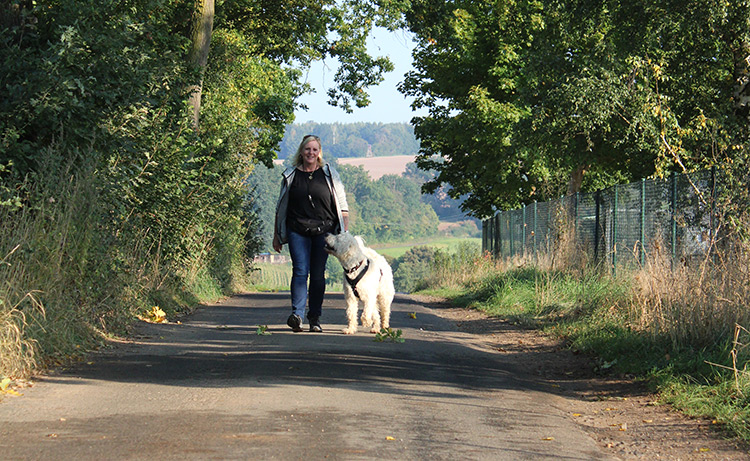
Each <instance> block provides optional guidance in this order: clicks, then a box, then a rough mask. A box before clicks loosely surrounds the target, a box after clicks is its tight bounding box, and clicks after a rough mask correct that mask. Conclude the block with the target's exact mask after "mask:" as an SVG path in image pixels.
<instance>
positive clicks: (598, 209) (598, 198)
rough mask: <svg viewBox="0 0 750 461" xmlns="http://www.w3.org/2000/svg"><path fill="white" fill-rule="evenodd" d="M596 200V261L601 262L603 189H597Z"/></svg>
mask: <svg viewBox="0 0 750 461" xmlns="http://www.w3.org/2000/svg"><path fill="white" fill-rule="evenodd" d="M594 202H595V204H596V212H595V215H596V216H595V217H594V261H596V262H599V240H601V238H602V236H601V230H600V227H601V219H600V217H601V202H602V191H601V190H598V191H596V193H595V195H594Z"/></svg>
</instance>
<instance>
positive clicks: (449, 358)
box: [0, 293, 608, 460]
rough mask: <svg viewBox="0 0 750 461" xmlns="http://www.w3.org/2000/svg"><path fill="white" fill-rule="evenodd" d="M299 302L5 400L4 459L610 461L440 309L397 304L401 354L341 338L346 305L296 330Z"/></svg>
mask: <svg viewBox="0 0 750 461" xmlns="http://www.w3.org/2000/svg"><path fill="white" fill-rule="evenodd" d="M288 306H289V294H288V293H273V294H268V293H252V294H245V295H240V296H235V297H232V298H229V299H226V300H224V301H222V302H220V303H217V304H214V305H210V306H205V307H201V308H199V309H198V310H197V311H196V312H195V313H194V314H193V315H191V316H190V317H188V318H186V319H183V320H182V323H181V324H160V325H151V324H142V325H141V326H139V328H138V336H137V337H136V338H135V340H134V341H128V342H123V343H119V344H116V345H115V346H114V347H112V348H110V349H107V350H105V351H102V352H99V353H96V354H93V355H92V356H91V357H89V358H88V359H87V360H86V361H84V362H82V363H81V364H80V366H76V367H75V368H72V369H69V370H65V371H62V372H59V373H55V374H51V375H49V376H45V377H41V378H38V379H37V380H35V383H36V384H35V385H34V386H33V387H32V388H29V389H23V390H22V391H23V393H24V395H23V396H22V397H8V398H5V399H4V400H3V401H2V402H0V423H1V424H0V453H2V457H3V458H4V459H39V460H42V459H44V460H50V459H83V460H89V459H92V460H93V459H96V460H99V459H118V460H128V459H134V460H145V459H150V460H171V459H179V460H192V459H222V460H224V459H263V460H265V459H281V460H296V459H305V460H307V459H313V460H314V459H329V460H370V459H408V460H412V459H413V460H422V459H430V460H456V459H461V460H505V459H508V460H531V459H560V460H564V459H569V460H584V459H597V460H600V459H607V458H608V455H606V454H605V453H603V452H602V451H600V450H599V448H598V447H597V446H596V444H595V442H594V441H593V440H592V439H591V438H590V437H589V436H587V435H586V434H585V433H584V432H582V431H581V430H580V429H578V428H577V427H576V424H575V423H574V422H573V421H572V420H571V419H570V416H569V415H566V414H564V412H562V411H561V410H560V409H559V408H562V407H563V406H562V405H561V404H560V403H561V401H560V399H561V398H562V397H560V396H557V395H554V394H553V393H552V392H549V389H545V386H544V385H543V384H542V383H538V382H536V381H535V380H534V379H533V378H532V377H531V376H530V375H528V374H527V373H526V372H525V370H524V367H522V366H519V365H518V362H519V361H518V360H515V361H511V360H508V359H507V358H504V357H503V355H502V354H500V353H497V352H496V351H493V350H492V349H490V348H488V347H485V346H484V345H483V344H482V342H481V340H480V338H478V337H476V336H474V335H471V334H468V333H461V332H459V331H458V330H457V329H456V328H455V325H454V324H453V323H452V322H450V321H448V320H445V319H442V318H441V317H440V316H439V315H437V311H435V310H433V309H431V308H430V307H429V306H426V305H423V304H420V303H419V302H417V301H415V300H413V299H412V298H409V297H406V296H402V295H397V296H396V300H395V302H394V305H393V314H392V316H391V325H392V327H393V328H394V329H401V330H402V331H403V337H404V338H405V342H403V343H397V342H389V341H385V342H377V341H375V340H374V335H372V334H370V333H368V332H365V331H360V332H359V333H357V334H356V335H344V334H342V333H341V329H342V328H343V327H344V323H345V315H344V301H343V296H342V295H341V294H329V295H327V297H326V301H325V303H324V307H323V309H324V311H323V312H324V313H323V317H321V323H322V325H323V328H324V333H310V332H307V331H305V332H302V333H293V332H292V331H291V330H290V329H289V328H288V327H287V326H286V318H287V316H288V314H289V312H290V308H289V307H288ZM411 314H416V318H412V315H411ZM259 325H267V326H268V330H267V332H268V333H271V334H270V335H259V334H258V326H259ZM304 326H305V327H307V325H304ZM531 365H532V364H529V366H531Z"/></svg>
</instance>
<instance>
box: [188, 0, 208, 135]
mask: <svg viewBox="0 0 750 461" xmlns="http://www.w3.org/2000/svg"><path fill="white" fill-rule="evenodd" d="M213 28H214V0H196V2H195V10H194V12H193V25H192V30H191V33H190V39H191V41H192V47H191V49H190V54H189V56H188V64H189V65H190V66H191V67H192V68H194V69H198V72H199V73H198V75H199V76H198V81H197V82H196V83H195V84H194V85H193V86H192V87H191V88H190V89H191V92H190V99H189V101H190V105H191V106H192V108H193V127H194V128H195V129H196V130H197V129H198V122H199V119H200V111H201V93H202V92H203V74H204V73H205V71H206V63H207V62H208V51H209V49H210V46H211V33H212V32H213Z"/></svg>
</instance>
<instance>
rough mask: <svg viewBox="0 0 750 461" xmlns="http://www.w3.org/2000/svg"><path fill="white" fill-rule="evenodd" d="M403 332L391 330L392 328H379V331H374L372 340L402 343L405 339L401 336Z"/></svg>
mask: <svg viewBox="0 0 750 461" xmlns="http://www.w3.org/2000/svg"><path fill="white" fill-rule="evenodd" d="M402 334H403V332H402V331H401V330H393V329H392V328H381V329H380V331H379V332H377V333H375V339H374V341H376V342H379V343H382V342H386V341H389V342H392V343H403V342H404V341H405V339H404V338H403V337H402V336H401V335H402Z"/></svg>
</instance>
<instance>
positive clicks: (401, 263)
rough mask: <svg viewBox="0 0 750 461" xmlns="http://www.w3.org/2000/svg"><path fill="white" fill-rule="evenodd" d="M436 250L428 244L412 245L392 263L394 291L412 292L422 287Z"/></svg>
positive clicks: (430, 269)
mask: <svg viewBox="0 0 750 461" xmlns="http://www.w3.org/2000/svg"><path fill="white" fill-rule="evenodd" d="M437 253H438V251H437V250H436V249H435V248H433V247H429V246H416V247H412V248H411V249H410V250H408V251H407V252H406V253H404V255H403V256H401V257H399V258H397V259H396V260H395V261H394V262H393V264H392V269H393V285H394V287H395V288H396V291H400V292H403V293H412V292H414V291H416V290H418V289H420V288H423V287H424V280H425V279H426V278H427V276H428V275H429V274H430V273H431V271H432V267H433V263H434V261H435V257H436V254H437Z"/></svg>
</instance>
